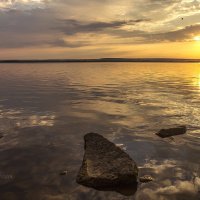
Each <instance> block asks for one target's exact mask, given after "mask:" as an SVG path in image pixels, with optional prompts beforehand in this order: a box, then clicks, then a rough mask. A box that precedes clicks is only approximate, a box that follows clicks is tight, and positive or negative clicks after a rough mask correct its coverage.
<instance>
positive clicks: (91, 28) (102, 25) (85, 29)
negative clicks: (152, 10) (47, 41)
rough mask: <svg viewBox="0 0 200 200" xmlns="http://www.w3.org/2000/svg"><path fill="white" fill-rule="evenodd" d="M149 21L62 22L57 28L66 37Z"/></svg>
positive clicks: (69, 20)
mask: <svg viewBox="0 0 200 200" xmlns="http://www.w3.org/2000/svg"><path fill="white" fill-rule="evenodd" d="M146 21H150V20H149V19H136V20H129V21H125V20H124V21H111V22H98V21H97V22H81V21H77V20H71V19H68V20H63V21H62V22H63V24H62V25H61V27H57V28H58V29H60V30H61V31H63V32H64V33H65V34H67V35H73V34H76V33H91V32H103V31H105V30H106V29H119V28H121V27H123V26H125V25H130V24H132V25H134V24H136V23H141V22H146Z"/></svg>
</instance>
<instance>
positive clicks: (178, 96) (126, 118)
mask: <svg viewBox="0 0 200 200" xmlns="http://www.w3.org/2000/svg"><path fill="white" fill-rule="evenodd" d="M179 125H186V126H187V128H188V131H187V134H185V135H180V136H175V137H174V138H167V139H162V138H159V137H158V136H156V135H155V133H156V132H158V131H159V130H160V129H162V128H170V127H176V126H179ZM88 132H97V133H100V134H102V135H104V136H105V137H106V138H108V139H109V140H110V141H112V142H114V143H116V144H123V148H124V149H125V150H126V152H127V153H128V154H129V155H130V156H131V157H132V158H133V159H134V160H135V161H136V162H137V164H138V167H139V168H140V176H142V175H146V174H147V175H151V176H152V177H154V178H155V181H153V182H150V183H146V184H139V185H138V188H137V192H136V193H135V194H134V195H132V196H124V195H122V194H120V193H117V192H114V191H113V192H112V191H110V192H108V191H97V190H94V189H90V188H87V187H84V186H80V185H78V184H77V183H76V181H75V179H76V175H77V172H78V170H79V168H80V165H81V162H82V157H83V154H84V150H83V145H84V143H83V136H84V135H85V134H86V133H88ZM0 134H1V135H3V137H2V138H1V139H0V199H1V200H36V199H37V200H85V199H86V200H104V199H106V200H107V199H109V200H126V199H131V200H133V199H135V200H155V199H158V200H188V199H190V200H197V199H198V200H199V199H200V156H199V155H200V64H190V63H185V64H178V63H60V64H56V63H54V64H0ZM63 170H67V174H66V175H65V176H61V175H60V172H61V171H63Z"/></svg>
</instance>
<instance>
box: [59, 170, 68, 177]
mask: <svg viewBox="0 0 200 200" xmlns="http://www.w3.org/2000/svg"><path fill="white" fill-rule="evenodd" d="M67 173H68V171H67V170H65V171H62V172H60V175H61V176H64V175H67Z"/></svg>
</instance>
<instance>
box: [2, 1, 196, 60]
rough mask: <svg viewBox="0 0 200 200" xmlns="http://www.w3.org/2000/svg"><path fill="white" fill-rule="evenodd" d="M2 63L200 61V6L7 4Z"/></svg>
mask: <svg viewBox="0 0 200 200" xmlns="http://www.w3.org/2000/svg"><path fill="white" fill-rule="evenodd" d="M0 30H1V31H0V38H1V40H0V59H31V58H35V59H42V58H100V57H129V58H130V57H131V58H134V57H167V58H169V57H171V58H200V54H199V50H200V0H124V1H121V0H103V1H102V0H101V1H100V0H93V1H91V0H84V1H83V0H56V1H55V0H54V1H53V0H14V1H13V0H12V1H11V0H5V1H1V2H0Z"/></svg>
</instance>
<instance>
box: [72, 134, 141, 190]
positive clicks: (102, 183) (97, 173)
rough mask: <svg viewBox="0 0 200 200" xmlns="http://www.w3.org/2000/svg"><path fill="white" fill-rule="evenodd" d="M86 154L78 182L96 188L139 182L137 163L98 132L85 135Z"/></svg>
mask: <svg viewBox="0 0 200 200" xmlns="http://www.w3.org/2000/svg"><path fill="white" fill-rule="evenodd" d="M84 140H85V155H84V158H83V163H82V166H81V168H80V171H79V173H78V175H77V179H76V180H77V183H79V184H82V185H85V186H88V187H93V188H96V189H101V188H102V189H104V188H107V189H108V188H112V187H119V186H130V185H133V184H136V183H137V177H138V168H137V165H136V163H135V162H134V161H133V160H132V159H131V158H130V156H129V155H128V154H127V153H125V152H124V151H123V150H122V149H120V148H119V147H117V146H116V145H115V144H113V143H112V142H110V141H108V140H107V139H106V138H104V137H103V136H101V135H99V134H97V133H88V134H86V135H85V137H84Z"/></svg>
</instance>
